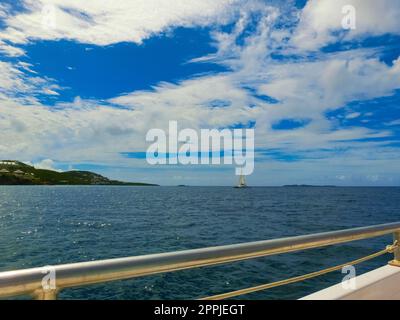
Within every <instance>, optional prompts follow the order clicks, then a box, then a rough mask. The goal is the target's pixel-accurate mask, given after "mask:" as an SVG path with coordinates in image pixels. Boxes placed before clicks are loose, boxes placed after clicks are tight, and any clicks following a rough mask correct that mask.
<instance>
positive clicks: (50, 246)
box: [0, 186, 400, 299]
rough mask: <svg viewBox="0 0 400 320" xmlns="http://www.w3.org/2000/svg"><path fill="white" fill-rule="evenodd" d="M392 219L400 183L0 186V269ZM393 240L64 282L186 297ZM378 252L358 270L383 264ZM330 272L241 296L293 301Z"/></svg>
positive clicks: (349, 256)
mask: <svg viewBox="0 0 400 320" xmlns="http://www.w3.org/2000/svg"><path fill="white" fill-rule="evenodd" d="M395 221H400V188H311V187H310V188H306V187H304V188H249V189H234V188H228V187H210V188H207V187H115V186H113V187H101V186H99V187H92V186H90V187H38V186H34V187H25V186H13V187H12V186H0V271H5V270H12V269H20V268H28V267H34V266H43V265H51V264H60V263H69V262H78V261H87V260H95V259H107V258H115V257H125V256H134V255H141V254H148V253H159V252H167V251H174V250H181V249H191V248H199V247H205V246H215V245H223V244H232V243H240V242H247V241H255V240H265V239H272V238H279V237H284V236H294V235H302V234H308V233H314V232H323V231H331V230H338V229H345V228H351V227H358V226H367V225H373V224H381V223H387V222H395ZM389 242H391V237H390V236H387V237H381V238H377V239H371V240H366V241H358V242H354V243H348V244H343V245H337V246H333V247H329V248H322V249H315V250H310V251H306V252H300V253H294V254H285V255H278V256H272V257H266V258H260V259H255V260H250V261H244V262H237V263H231V264H228V265H222V266H216V267H207V268H201V269H195V270H185V271H179V272H174V273H168V274H162V275H156V276H149V277H145V278H140V279H132V280H124V281H117V282H113V283H108V284H101V285H93V286H89V287H85V288H76V289H67V290H64V291H63V292H62V293H61V294H60V298H65V299H190V298H199V297H203V296H207V295H209V294H216V293H222V292H226V291H231V290H237V289H240V288H245V287H248V286H254V285H258V284H263V283H267V282H270V281H275V280H279V279H283V278H287V277H291V276H295V275H300V274H303V273H306V272H311V271H315V270H319V269H322V268H325V267H328V266H332V265H335V264H339V263H343V262H346V261H349V260H353V259H355V258H358V257H361V256H364V255H367V254H369V253H372V252H374V251H377V250H380V249H382V248H384V246H385V245H386V244H389ZM390 258H391V257H390V256H384V257H381V258H378V259H375V260H374V261H371V262H367V263H364V264H362V265H360V267H357V272H358V273H362V272H365V271H367V270H371V269H372V268H375V267H377V266H380V265H383V264H385V263H386V262H387V260H388V259H390ZM343 276H344V275H342V274H341V273H340V272H335V273H332V274H329V275H327V276H322V277H319V278H317V279H313V280H309V281H305V282H302V283H298V284H293V285H290V286H286V287H282V288H276V289H272V290H268V291H265V292H259V293H254V294H250V295H247V296H244V297H242V298H244V299H297V298H300V297H302V296H304V295H306V294H308V293H311V292H313V291H316V290H318V289H321V288H324V287H326V286H328V285H331V284H334V283H337V282H338V281H340V279H341V278H342V277H343Z"/></svg>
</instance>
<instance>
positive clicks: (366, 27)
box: [292, 0, 400, 50]
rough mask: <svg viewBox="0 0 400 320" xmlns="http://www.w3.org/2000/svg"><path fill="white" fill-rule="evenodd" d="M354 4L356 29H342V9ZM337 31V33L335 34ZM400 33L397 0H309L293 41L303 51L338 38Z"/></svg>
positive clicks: (340, 39)
mask: <svg viewBox="0 0 400 320" xmlns="http://www.w3.org/2000/svg"><path fill="white" fill-rule="evenodd" d="M349 5H350V6H353V7H354V8H355V13H356V28H355V29H354V30H349V31H346V32H345V31H344V30H343V26H342V20H343V18H344V17H345V13H343V8H344V7H345V6H349ZM338 33H339V34H340V33H341V34H340V35H339V36H338ZM388 33H391V34H397V35H398V34H400V3H399V2H397V1H391V0H379V1H376V0H335V1H332V0H310V1H308V2H307V4H306V6H305V8H304V10H302V12H301V14H300V22H299V24H298V26H297V28H296V30H295V31H294V36H293V38H292V44H293V45H295V46H296V47H297V48H299V49H302V50H316V49H318V48H321V47H323V46H325V45H327V44H330V43H334V42H338V41H346V40H347V41H349V40H353V39H357V38H362V37H366V36H379V35H383V34H388Z"/></svg>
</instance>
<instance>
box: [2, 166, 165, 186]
mask: <svg viewBox="0 0 400 320" xmlns="http://www.w3.org/2000/svg"><path fill="white" fill-rule="evenodd" d="M0 185H107V186H112V185H114V186H158V185H157V184H150V183H142V182H122V181H118V180H110V179H108V178H106V177H103V176H101V175H99V174H97V173H93V172H90V171H66V172H58V171H53V170H47V169H36V168H35V167H33V166H30V165H27V164H25V163H22V162H20V161H16V160H0Z"/></svg>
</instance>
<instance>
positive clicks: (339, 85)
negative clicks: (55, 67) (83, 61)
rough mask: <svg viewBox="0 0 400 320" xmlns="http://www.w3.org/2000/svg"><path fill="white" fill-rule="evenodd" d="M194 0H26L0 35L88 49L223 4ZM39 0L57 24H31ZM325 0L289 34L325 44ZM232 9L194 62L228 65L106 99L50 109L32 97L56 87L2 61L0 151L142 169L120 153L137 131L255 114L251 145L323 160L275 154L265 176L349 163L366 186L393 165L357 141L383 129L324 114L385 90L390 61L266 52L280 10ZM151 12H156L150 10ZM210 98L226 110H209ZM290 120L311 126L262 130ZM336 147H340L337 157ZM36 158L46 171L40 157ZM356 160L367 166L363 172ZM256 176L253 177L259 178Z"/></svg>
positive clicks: (339, 168) (196, 19)
mask: <svg viewBox="0 0 400 320" xmlns="http://www.w3.org/2000/svg"><path fill="white" fill-rule="evenodd" d="M365 1H366V2H368V3H369V1H367V0H365ZM194 2H195V5H194V7H193V6H190V5H189V4H192V3H193V2H192V1H186V0H185V1H177V2H174V5H173V6H171V5H170V6H166V5H165V3H166V2H163V1H162V2H159V1H150V2H143V1H137V2H128V1H123V2H122V1H121V2H116V1H107V3H106V2H105V3H104V6H99V3H98V2H96V3H95V2H83V1H79V2H78V1H70V2H68V5H67V6H65V5H62V2H61V1H55V0H54V1H50V0H49V1H44V0H43V1H40V2H36V3H35V2H33V1H29V2H28V1H27V2H26V3H27V4H28V5H29V8H30V12H28V13H25V14H19V15H17V16H8V18H7V20H6V22H7V24H8V25H9V29H8V30H3V32H2V33H1V35H0V37H3V40H4V41H6V39H8V41H10V43H14V44H15V45H17V44H18V43H24V42H26V41H34V40H35V39H52V40H55V39H61V38H63V39H72V40H74V41H79V42H85V43H92V44H97V45H107V44H111V43H116V42H121V41H132V42H136V43H140V42H141V41H143V40H144V39H146V38H147V37H150V36H152V35H153V34H156V33H159V32H164V31H167V30H168V29H169V28H172V27H174V26H182V25H183V26H193V25H206V24H210V23H211V24H212V23H214V22H215V21H216V20H218V19H221V18H225V17H227V14H226V13H225V12H223V10H224V8H226V7H225V6H226V4H227V3H228V1H223V2H216V1H212V2H211V1H194ZM46 3H47V4H49V3H53V4H54V5H55V6H56V10H57V14H60V16H58V18H57V28H55V29H45V30H44V29H41V27H37V25H38V24H40V23H41V21H40V12H41V11H40V8H41V7H40V6H41V5H42V4H46ZM156 3H157V4H160V6H159V7H158V8H159V10H158V11H157V12H153V11H154V10H150V9H149V8H155V7H156V6H155V4H156ZM324 3H325V1H324V0H321V6H322V7H320V5H319V4H317V3H316V2H314V1H311V2H310V3H309V4H308V5H307V6H306V8H305V9H304V12H303V14H302V17H301V22H300V25H299V27H298V28H297V29H296V31H295V40H294V41H295V42H296V41H298V38H297V37H298V36H299V34H300V33H302V34H303V35H304V37H305V38H307V37H309V35H307V33H308V32H311V31H312V32H313V33H312V34H313V35H315V34H316V33H315V32H316V31H315V30H314V29H313V28H319V27H320V28H321V29H318V30H317V35H315V37H314V38H313V37H311V38H310V47H309V48H317V47H318V46H321V45H323V44H326V43H329V42H330V41H335V39H331V38H330V37H331V36H332V34H331V33H330V32H331V30H333V29H334V28H333V27H331V24H332V22H329V21H326V22H324V21H319V20H318V19H317V18H316V17H314V14H315V12H318V10H320V11H321V10H322V12H323V14H322V16H324V15H325V14H326V13H325V11H326V10H328V11H329V8H330V7H329V6H328V9H326V4H325V6H324ZM134 4H136V6H135V5H134ZM395 8H396V6H395ZM239 11H240V14H239V19H238V21H237V23H236V26H235V27H234V28H233V31H232V32H222V31H221V30H219V29H218V28H216V30H215V31H214V32H213V33H212V36H213V38H214V40H215V43H214V44H215V46H216V49H217V50H216V53H215V54H213V55H211V56H207V57H199V58H197V59H194V60H192V62H201V61H206V60H207V61H212V62H215V63H219V64H222V65H224V66H227V67H228V68H229V69H230V71H229V72H224V73H220V74H209V75H202V76H197V77H193V78H192V79H188V80H183V81H178V82H177V83H167V82H162V83H159V84H157V85H156V86H154V88H152V90H148V91H135V92H131V93H128V94H125V95H122V96H118V97H115V98H113V99H110V100H109V101H106V102H104V101H96V100H88V99H82V98H80V97H77V98H75V100H74V101H72V102H71V103H58V104H56V105H55V106H54V107H48V106H45V105H42V104H40V103H39V102H38V101H36V99H35V94H36V93H38V92H41V93H47V94H50V95H55V94H57V91H59V89H60V88H58V87H57V86H56V85H55V84H54V81H52V80H51V79H46V78H42V77H40V76H38V75H35V74H34V73H32V68H31V67H32V66H30V65H27V64H25V65H22V64H20V65H12V64H10V63H6V62H1V63H0V88H1V89H0V105H1V116H0V127H1V128H2V137H3V139H2V140H1V141H0V154H2V155H3V156H4V157H6V158H16V159H34V158H38V157H40V158H45V159H53V160H51V161H56V162H57V161H63V162H67V163H79V162H95V163H101V164H109V165H115V163H118V165H120V166H129V165H132V164H135V165H136V166H138V167H143V166H146V164H145V162H144V161H140V160H133V159H124V158H122V157H121V156H120V155H119V153H120V152H124V151H127V152H134V151H144V150H146V148H147V144H146V142H145V135H146V132H147V130H149V129H150V128H164V129H166V127H167V126H168V121H169V120H177V121H178V124H179V126H181V127H182V128H183V127H190V128H205V127H211V128H219V127H225V126H229V125H233V124H235V123H239V122H240V123H247V122H248V121H257V127H256V145H257V148H260V149H280V150H282V151H283V152H287V153H289V154H290V153H296V152H310V150H311V151H312V153H313V155H314V156H315V157H320V158H321V159H318V160H304V161H299V163H297V164H296V165H293V164H292V165H289V164H287V163H284V164H282V163H278V162H277V161H276V162H272V163H271V162H269V163H268V165H267V166H265V167H263V165H260V166H257V168H264V169H265V171H266V172H269V170H270V169H272V170H275V171H274V172H275V173H273V174H272V175H274V174H275V178H276V179H277V181H278V180H279V177H281V176H282V171H285V170H286V171H285V172H287V174H286V176H285V177H288V179H289V177H292V176H293V172H292V171H293V170H296V173H297V174H299V172H300V174H299V179H301V178H305V177H306V175H307V174H309V173H310V172H316V173H317V175H318V174H321V173H323V166H324V165H329V166H330V167H329V168H330V172H331V177H330V178H329V179H332V181H337V180H338V179H340V178H339V177H345V181H346V182H347V181H349V183H351V182H352V181H354V180H352V179H353V178H354V177H356V174H353V172H352V170H353V171H354V170H358V172H359V179H360V181H364V182H365V181H368V179H369V180H371V179H370V178H368V175H379V177H381V178H382V179H383V181H384V180H385V172H382V169H381V168H383V167H386V168H390V170H391V171H392V172H395V173H397V172H398V166H397V169H396V166H395V165H394V163H395V162H396V161H398V157H399V154H398V150H397V149H393V150H388V148H387V146H386V145H385V142H382V141H381V142H374V143H371V142H362V141H355V140H362V139H366V138H379V137H388V136H390V135H391V134H392V132H391V131H389V130H383V129H382V130H372V129H368V128H365V127H361V126H355V127H346V128H342V127H340V126H338V123H336V121H335V120H334V119H327V118H326V116H325V113H326V112H327V111H329V110H333V109H338V108H343V107H344V106H345V105H346V104H347V103H349V102H350V101H354V100H368V99H373V98H376V97H381V96H388V95H391V94H392V93H393V92H394V90H396V89H398V88H400V59H398V60H397V61H395V62H394V63H393V65H391V66H389V65H387V64H385V63H384V62H382V61H380V60H379V59H378V56H379V52H377V51H376V50H351V51H344V52H341V53H335V54H323V53H319V54H318V55H316V56H315V57H314V58H313V59H312V60H307V59H305V58H302V59H300V60H290V59H288V60H285V62H283V61H278V60H273V59H272V58H271V53H273V52H274V51H275V50H278V51H279V49H277V48H279V46H280V45H282V43H281V41H283V39H285V38H287V37H290V32H289V30H277V29H275V28H274V25H275V23H276V22H279V21H280V19H281V17H282V16H281V15H280V14H282V11H280V9H278V8H274V7H271V6H266V5H265V4H263V3H262V2H258V1H255V2H248V4H246V5H243V6H242V7H240V10H239ZM155 14H156V15H157V17H159V18H158V19H154V18H152V17H153V15H155ZM230 14H231V13H228V16H229V15H230ZM306 15H310V16H311V17H312V19H311V20H310V21H311V22H310V25H305V24H304V23H305V22H304V19H305V18H304V17H305V16H306ZM313 19H317V20H316V21H314V20H313ZM328 20H329V19H328ZM313 21H314V22H313ZM332 21H333V20H332ZM390 21H392V20H391V18H390V19H389V22H390ZM359 22H360V21H359ZM389 22H387V23H386V22H385V23H386V24H387V25H386V26H385V27H384V28H382V29H381V31H379V32H384V30H389V31H390V30H391V32H394V31H393V30H392V29H391V28H392V23H395V22H393V21H392V22H390V23H389ZM360 23H361V24H360V26H361V27H360V28H361V29H360V30H359V31H358V32H359V34H360V35H362V34H364V33H365V32H367V31H365V30H368V28H367V27H362V25H363V24H362V23H363V22H362V21H361V22H360ZM249 25H251V26H252V27H253V28H252V32H248V26H249ZM372 25H373V24H372ZM371 28H372V27H371ZM310 30H311V31H310ZM313 30H314V31H313ZM362 30H364V31H362ZM361 31H362V32H361ZM377 32H378V31H377ZM385 32H387V31H385ZM374 34H375V33H374ZM376 34H378V33H376ZM346 37H350V36H349V35H347V36H346ZM354 37H355V36H354ZM239 39H240V41H238V40H239ZM296 39H297V40H296ZM285 41H286V40H284V41H283V43H285ZM239 43H240V44H239ZM298 45H299V47H301V44H298ZM301 48H303V49H304V47H301ZM76 67H77V68H79V66H76ZM74 68H75V66H74ZM16 93H19V94H20V93H23V94H25V98H24V100H23V101H21V99H20V98H18V99H17V98H16V96H17V94H16ZM255 94H256V95H255ZM257 95H268V96H270V97H272V98H275V99H277V100H278V103H269V102H268V101H266V100H265V99H264V100H263V99H260V98H258V97H257ZM215 101H217V102H218V101H220V102H223V103H222V105H226V106H225V107H213V106H212V105H213V104H214V103H215ZM33 104H34V106H33ZM217 104H218V103H217ZM116 106H117V107H116ZM120 107H123V108H120ZM377 107H379V106H377ZM356 116H358V114H357V113H353V114H349V115H348V116H347V117H350V118H356ZM288 118H289V119H293V118H294V119H296V118H298V119H309V120H311V122H310V123H309V124H307V126H305V127H302V128H299V129H296V130H273V129H272V127H271V125H272V124H273V123H276V122H277V121H280V120H283V119H288ZM389 129H390V128H389ZM338 149H339V150H349V149H350V151H346V152H345V153H344V154H337V152H336V151H337V150H338ZM319 150H324V152H319ZM371 158H372V159H371ZM344 163H345V166H346V168H345V169H344ZM44 165H51V166H52V167H54V163H50V162H49V161H47V164H46V163H45V164H44ZM363 166H365V167H366V168H369V169H370V170H371V172H369V173H368V172H367V171H368V170H367V169H365V170H364V169H362V167H363ZM257 168H256V170H257ZM260 170H263V169H260ZM302 170H304V171H302ZM303 173H304V174H303ZM123 174H124V173H123ZM302 175H304V176H302ZM264 177H265V175H264V176H263V175H260V177H259V179H264ZM357 179H358V178H357ZM260 181H261V180H260ZM303 181H304V180H303ZM154 182H156V181H154ZM301 182H302V181H299V183H301ZM369 182H371V181H369ZM372 182H373V181H372ZM264 183H265V182H260V184H264ZM287 183H293V182H291V181H287Z"/></svg>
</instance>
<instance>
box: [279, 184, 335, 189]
mask: <svg viewBox="0 0 400 320" xmlns="http://www.w3.org/2000/svg"><path fill="white" fill-rule="evenodd" d="M283 187H284V188H304V187H307V188H311V187H313V188H317V187H324V188H335V187H336V186H333V185H322V186H317V185H309V184H287V185H284V186H283Z"/></svg>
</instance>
